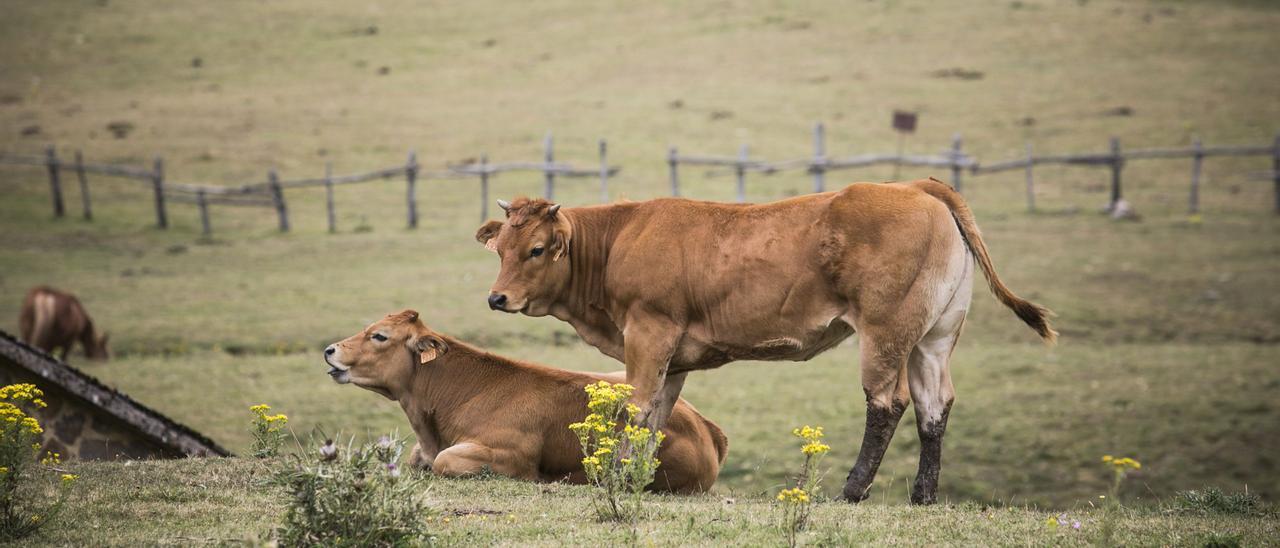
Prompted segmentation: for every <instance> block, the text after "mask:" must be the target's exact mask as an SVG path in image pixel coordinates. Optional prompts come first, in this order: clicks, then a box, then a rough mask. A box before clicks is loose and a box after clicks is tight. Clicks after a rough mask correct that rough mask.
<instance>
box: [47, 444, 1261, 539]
mask: <svg viewBox="0 0 1280 548" xmlns="http://www.w3.org/2000/svg"><path fill="white" fill-rule="evenodd" d="M271 465H272V464H271V463H264V462H263V461H254V460H252V459H210V460H203V461H176V462H175V461H169V462H144V463H137V462H134V463H127V464H120V463H87V464H82V465H79V466H77V467H76V468H77V470H76V471H77V472H78V473H80V474H81V479H80V480H79V487H78V489H79V490H78V491H77V494H76V495H75V496H76V498H75V499H73V501H74V502H73V503H72V504H68V506H67V511H66V512H67V513H66V514H64V515H63V516H62V517H60V518H59V519H60V520H61V521H60V522H57V523H53V524H50V526H49V527H46V528H45V529H43V530H42V531H41V533H40V534H39V535H38V536H37V537H35V538H33V539H32V541H33V542H31V543H30V545H33V546H46V545H48V546H54V545H67V546H84V545H99V546H100V545H117V546H137V545H181V546H191V545H200V544H206V545H235V544H252V545H257V544H260V543H261V542H262V541H263V540H264V539H266V538H267V536H268V534H269V532H270V531H271V530H272V529H273V528H274V526H275V525H276V523H277V522H278V520H279V519H280V517H281V515H282V514H283V510H282V508H281V506H280V501H281V498H280V497H279V496H278V495H277V494H276V493H275V492H273V491H272V490H270V489H266V488H263V487H262V482H263V481H264V479H265V478H266V476H267V475H268V474H269V473H270V467H271ZM428 497H429V500H430V502H431V504H432V507H433V508H434V514H433V515H432V516H430V517H428V518H427V519H428V523H429V525H430V527H429V529H430V531H431V532H432V535H433V536H434V540H435V541H437V543H439V544H442V545H449V546H453V545H470V546H476V545H483V546H493V545H498V546H531V545H535V546H588V545H590V546H617V545H624V544H627V543H628V542H629V531H628V530H627V529H626V528H625V527H619V526H617V525H614V524H609V523H601V522H598V521H596V518H595V517H594V516H593V515H591V514H592V511H591V507H590V501H589V498H588V497H589V491H588V490H587V489H585V488H583V487H579V486H568V485H559V484H550V485H546V484H544V485H537V484H530V483H520V482H515V481H510V480H505V479H472V480H448V479H435V480H434V481H432V482H431V484H430V487H429V492H428ZM649 508H650V509H651V512H650V515H649V516H648V517H647V518H646V519H645V520H643V521H641V522H640V526H639V530H638V533H639V542H640V543H641V544H644V545H654V546H667V545H677V544H678V545H681V546H724V545H726V544H729V545H737V546H768V545H775V546H776V545H785V542H786V540H785V539H786V537H785V535H784V533H783V532H782V531H781V530H780V529H779V528H778V523H779V519H780V517H779V515H780V514H779V510H778V509H777V508H776V507H774V506H772V505H771V504H770V503H769V502H768V501H767V500H763V499H759V498H748V497H738V496H724V495H704V496H696V497H675V496H665V497H655V498H654V499H653V502H651V503H650V506H649ZM1175 508H1178V507H1177V506H1175V505H1173V504H1166V505H1164V506H1162V507H1159V508H1154V507H1153V508H1132V509H1126V510H1125V511H1124V512H1122V513H1121V514H1118V515H1117V518H1116V519H1115V523H1116V533H1115V536H1114V537H1113V541H1114V542H1115V544H1116V545H1127V546H1134V545H1143V546H1154V545H1164V546H1172V545H1179V546H1189V545H1204V544H1205V543H1206V542H1207V541H1209V540H1214V539H1216V540H1219V541H1223V540H1236V541H1237V542H1239V543H1240V544H1241V545H1244V546H1253V545H1264V544H1268V543H1274V542H1275V537H1276V535H1277V534H1280V527H1278V526H1277V525H1276V521H1275V519H1274V516H1242V515H1234V514H1223V513H1202V512H1185V511H1176V510H1175ZM1063 514H1065V515H1066V516H1067V520H1066V523H1067V524H1070V523H1071V522H1074V521H1079V522H1080V524H1081V526H1080V528H1079V529H1073V528H1071V527H1069V526H1068V525H1063V526H1060V527H1057V528H1052V529H1051V528H1050V527H1049V526H1048V525H1047V524H1046V520H1048V519H1049V518H1055V519H1060V516H1062V515H1063ZM1103 520H1104V512H1102V511H1101V510H1099V509H1095V508H1092V507H1090V506H1089V505H1088V504H1080V505H1076V506H1073V507H1071V508H1068V509H1063V510H1059V511H1045V510H1035V509H1030V508H1024V507H992V506H987V505H984V504H980V503H964V504H956V505H941V506H935V507H930V508H919V507H904V506H888V505H882V504H862V505H859V506H849V505H847V504H845V503H842V502H832V501H822V502H819V503H818V504H816V506H815V508H814V513H813V517H812V518H811V524H810V527H809V529H808V530H807V531H805V532H803V533H801V535H800V541H801V542H802V543H804V544H806V545H819V546H849V545H867V544H876V545H912V546H920V545H931V546H936V545H956V546H963V545H968V546H974V545H986V546H990V545H1021V546H1027V545H1046V546H1047V545H1054V546H1089V545H1096V544H1095V543H1097V542H1098V541H1099V540H1100V535H1101V529H1102V527H1103ZM69 524H74V525H69Z"/></svg>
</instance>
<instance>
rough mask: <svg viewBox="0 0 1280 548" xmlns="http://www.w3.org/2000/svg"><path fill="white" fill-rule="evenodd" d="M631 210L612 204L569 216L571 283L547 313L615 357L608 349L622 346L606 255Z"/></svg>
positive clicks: (575, 209) (627, 207) (589, 342)
mask: <svg viewBox="0 0 1280 548" xmlns="http://www.w3.org/2000/svg"><path fill="white" fill-rule="evenodd" d="M634 210H635V204H612V205H607V206H593V207H583V208H574V209H573V210H571V211H570V212H568V213H569V214H568V216H567V218H568V220H569V224H570V225H571V226H572V227H573V237H572V238H571V239H570V242H569V270H570V280H569V283H568V284H567V285H566V288H565V291H564V292H563V293H562V294H561V295H560V298H559V299H557V300H556V302H555V304H554V305H553V306H552V307H551V310H550V312H551V315H552V316H555V317H556V318H559V319H560V320H563V321H566V322H569V324H570V325H572V326H573V327H574V329H576V330H577V331H578V333H579V334H580V335H582V337H583V339H584V340H585V341H586V342H587V343H588V344H590V345H592V346H595V347H597V348H599V349H600V350H601V351H604V352H605V353H606V354H610V355H613V354H614V353H615V352H614V349H612V348H611V347H613V346H620V345H621V335H622V334H621V332H619V331H618V328H617V326H616V324H615V323H614V321H613V318H612V317H611V316H610V314H609V308H608V303H609V298H608V286H607V284H606V279H607V276H608V271H609V251H610V249H612V247H613V243H614V240H616V239H617V238H618V234H619V233H621V232H622V229H623V228H625V227H626V225H627V222H628V221H630V219H631V216H632V213H633V211H634ZM616 350H617V352H618V353H620V352H621V349H620V348H618V349H616ZM615 357H618V359H621V357H620V356H615Z"/></svg>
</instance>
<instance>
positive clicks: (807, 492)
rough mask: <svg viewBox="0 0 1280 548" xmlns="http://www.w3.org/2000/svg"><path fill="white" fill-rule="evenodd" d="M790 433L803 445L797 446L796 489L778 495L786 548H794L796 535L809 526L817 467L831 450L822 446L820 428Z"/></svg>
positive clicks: (819, 478) (819, 479) (818, 477)
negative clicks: (801, 457)
mask: <svg viewBox="0 0 1280 548" xmlns="http://www.w3.org/2000/svg"><path fill="white" fill-rule="evenodd" d="M791 433H792V434H793V435H795V437H797V438H800V439H801V440H802V441H803V442H804V443H803V444H802V445H801V446H800V452H801V453H803V454H804V464H803V465H801V467H800V472H799V473H798V474H796V480H795V481H796V486H795V487H792V488H790V489H783V490H782V491H781V492H779V493H778V503H779V504H781V505H782V529H783V530H784V531H786V533H787V545H788V546H795V545H796V538H797V535H799V534H800V531H802V530H804V528H805V527H806V526H807V525H808V524H809V512H810V510H811V509H812V505H813V497H814V496H815V495H816V493H817V492H818V486H819V485H820V484H821V483H822V474H821V472H820V471H819V470H818V464H819V463H821V462H822V457H824V456H826V454H827V452H829V451H831V446H830V445H827V444H825V443H822V437H823V433H822V427H821V426H819V427H817V428H814V427H811V426H808V425H805V426H803V427H801V428H796V429H795V430H792V431H791Z"/></svg>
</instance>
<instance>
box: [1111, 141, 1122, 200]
mask: <svg viewBox="0 0 1280 548" xmlns="http://www.w3.org/2000/svg"><path fill="white" fill-rule="evenodd" d="M1122 169H1124V157H1123V156H1121V155H1120V138H1119V137H1112V138H1111V204H1110V205H1108V206H1107V211H1108V212H1110V211H1112V210H1114V209H1115V208H1116V203H1117V202H1119V201H1120V198H1123V197H1124V194H1123V192H1121V189H1120V170H1122Z"/></svg>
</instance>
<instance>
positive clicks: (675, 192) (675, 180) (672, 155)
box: [667, 147, 680, 196]
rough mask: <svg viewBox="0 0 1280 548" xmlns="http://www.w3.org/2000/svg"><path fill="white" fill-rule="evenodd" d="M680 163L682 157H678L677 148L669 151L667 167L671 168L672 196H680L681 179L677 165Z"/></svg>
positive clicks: (671, 148)
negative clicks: (677, 172) (677, 171)
mask: <svg viewBox="0 0 1280 548" xmlns="http://www.w3.org/2000/svg"><path fill="white" fill-rule="evenodd" d="M679 163H680V157H679V156H678V155H677V152H676V147H670V148H668V149H667V166H669V167H670V170H669V171H670V173H671V195H672V196H680V177H679V176H678V175H676V165H677V164H679Z"/></svg>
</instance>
